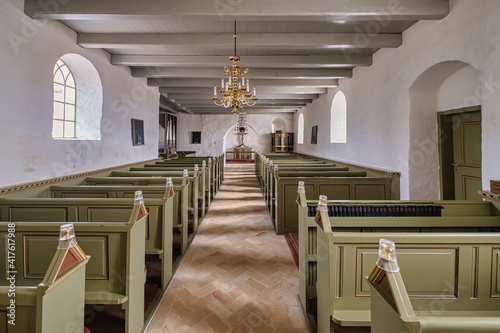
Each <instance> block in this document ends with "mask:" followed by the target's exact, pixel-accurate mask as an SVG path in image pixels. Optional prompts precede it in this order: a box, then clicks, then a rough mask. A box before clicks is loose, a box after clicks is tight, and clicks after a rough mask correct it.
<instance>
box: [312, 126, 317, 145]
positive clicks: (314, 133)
mask: <svg viewBox="0 0 500 333" xmlns="http://www.w3.org/2000/svg"><path fill="white" fill-rule="evenodd" d="M311 143H312V144H317V143H318V126H313V127H312V131H311Z"/></svg>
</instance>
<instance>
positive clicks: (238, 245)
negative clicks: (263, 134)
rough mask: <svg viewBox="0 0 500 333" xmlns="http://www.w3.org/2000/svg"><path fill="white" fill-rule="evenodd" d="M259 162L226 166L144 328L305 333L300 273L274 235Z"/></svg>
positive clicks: (156, 332)
mask: <svg viewBox="0 0 500 333" xmlns="http://www.w3.org/2000/svg"><path fill="white" fill-rule="evenodd" d="M254 167H255V166H254V164H249V163H235V164H227V166H226V169H225V178H224V183H223V185H222V186H221V188H220V191H219V192H218V193H217V195H216V198H215V200H214V201H213V203H212V205H211V206H210V209H209V210H208V213H207V215H206V216H205V218H204V220H203V223H202V224H201V225H200V228H199V229H198V233H197V235H196V236H195V238H194V240H193V242H192V244H191V247H190V248H189V250H188V251H187V253H186V255H185V257H184V259H183V261H182V263H181V264H180V266H179V268H178V270H177V272H176V274H175V276H174V278H173V280H172V282H171V284H170V286H169V287H168V289H167V292H166V293H165V295H164V297H163V299H162V300H161V302H160V305H159V307H158V309H157V312H156V313H155V315H154V317H153V319H152V321H151V324H150V325H149V327H148V330H147V331H146V332H147V333H182V332H196V333H200V332H202V333H205V332H217V333H220V332H236V333H247V332H259V333H265V332H308V330H307V329H306V326H305V321H304V318H303V315H302V312H301V310H300V307H299V305H298V300H297V296H296V295H297V294H298V271H297V268H296V266H295V263H294V261H293V258H292V255H291V253H290V250H289V249H288V245H287V243H286V241H285V238H284V237H283V236H277V235H275V233H274V230H273V226H272V222H271V220H270V217H269V214H268V211H267V209H266V205H265V203H264V201H263V199H262V194H261V191H260V189H259V187H258V183H257V178H256V177H255V172H254Z"/></svg>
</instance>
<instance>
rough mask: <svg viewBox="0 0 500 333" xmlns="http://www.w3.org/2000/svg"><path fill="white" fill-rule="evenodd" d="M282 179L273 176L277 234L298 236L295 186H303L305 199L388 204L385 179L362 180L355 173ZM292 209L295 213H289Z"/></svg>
mask: <svg viewBox="0 0 500 333" xmlns="http://www.w3.org/2000/svg"><path fill="white" fill-rule="evenodd" d="M321 174H322V173H318V177H301V176H300V174H297V175H296V176H294V177H289V176H287V177H282V176H280V175H279V174H276V178H275V183H274V186H273V187H274V189H275V190H274V193H275V194H274V201H275V202H274V206H273V209H272V210H271V212H274V226H275V231H276V233H277V234H284V233H288V232H298V213H297V209H296V207H297V206H296V203H295V202H296V199H297V184H298V183H299V181H303V182H304V183H305V184H306V192H307V196H308V197H312V198H314V197H316V198H317V197H319V195H320V194H324V195H327V196H328V197H329V198H331V199H334V200H389V199H391V190H390V189H391V179H390V178H388V177H363V176H362V174H361V173H358V172H355V173H351V174H345V175H352V176H351V177H342V176H341V175H340V174H339V177H320V175H321ZM292 207H295V209H292Z"/></svg>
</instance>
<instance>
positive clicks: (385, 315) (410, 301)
mask: <svg viewBox="0 0 500 333" xmlns="http://www.w3.org/2000/svg"><path fill="white" fill-rule="evenodd" d="M491 236H492V237H491V239H489V240H488V241H489V243H490V244H484V243H483V242H482V241H484V237H480V238H479V239H478V240H479V242H478V243H477V244H474V245H472V246H471V248H467V249H465V251H466V254H465V255H466V256H469V258H466V259H465V260H463V261H462V262H461V263H464V264H470V265H471V266H472V267H473V272H475V271H477V274H475V275H473V276H469V277H467V276H463V275H462V276H461V278H462V279H464V280H465V284H462V285H458V288H457V289H458V290H456V292H455V293H454V294H453V297H447V298H445V297H442V298H439V296H440V295H439V294H435V295H432V294H431V295H426V296H427V297H421V298H420V299H417V298H415V297H413V298H410V297H409V295H412V294H414V292H415V288H416V287H418V284H417V283H416V282H417V281H418V280H419V279H421V281H420V282H419V283H420V285H421V284H423V283H424V282H425V280H428V279H429V277H430V276H432V275H434V269H436V270H437V271H438V272H439V271H440V267H436V266H435V264H436V263H434V265H432V264H433V263H430V264H431V265H423V266H420V267H415V265H414V263H412V262H408V261H411V260H413V259H414V258H415V257H417V260H419V263H420V264H421V263H424V261H425V260H426V259H425V258H418V254H414V255H411V254H410V255H409V253H408V251H407V250H406V249H405V247H404V245H403V246H402V247H400V244H399V243H398V244H396V249H394V248H392V247H390V249H389V250H388V248H389V246H384V245H387V243H388V242H386V240H381V243H383V244H381V248H380V250H379V252H380V253H381V254H379V259H378V261H377V265H376V266H375V269H374V270H373V271H372V274H370V276H369V277H368V279H367V280H368V282H369V283H370V287H371V292H370V296H371V297H370V299H371V332H373V333H378V332H383V333H421V332H422V333H423V332H426V333H457V332H491V333H493V332H500V298H499V297H498V292H499V290H498V284H497V283H494V282H493V281H498V279H499V275H500V274H499V273H500V272H499V268H498V255H499V248H498V235H491ZM488 241H487V242H488ZM491 243H493V244H495V245H491ZM431 244H432V243H431ZM391 245H392V244H391ZM430 246H432V245H430ZM400 249H401V250H400ZM479 251H481V252H479ZM479 254H480V256H479ZM461 257H463V254H462V255H461ZM488 259H489V260H488ZM395 264H396V265H397V266H401V269H400V270H397V269H398V268H399V267H395ZM491 266H493V267H491ZM409 267H411V269H408V268H409ZM492 287H493V288H492ZM429 296H430V297H429Z"/></svg>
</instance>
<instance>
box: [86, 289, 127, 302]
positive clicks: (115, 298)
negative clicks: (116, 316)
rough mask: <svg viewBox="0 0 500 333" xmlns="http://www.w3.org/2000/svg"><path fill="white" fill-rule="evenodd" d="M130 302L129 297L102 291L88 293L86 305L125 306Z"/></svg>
mask: <svg viewBox="0 0 500 333" xmlns="http://www.w3.org/2000/svg"><path fill="white" fill-rule="evenodd" d="M127 301H128V296H126V295H122V294H115V293H109V292H100V291H86V292H85V303H86V304H124V303H126V302H127Z"/></svg>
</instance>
